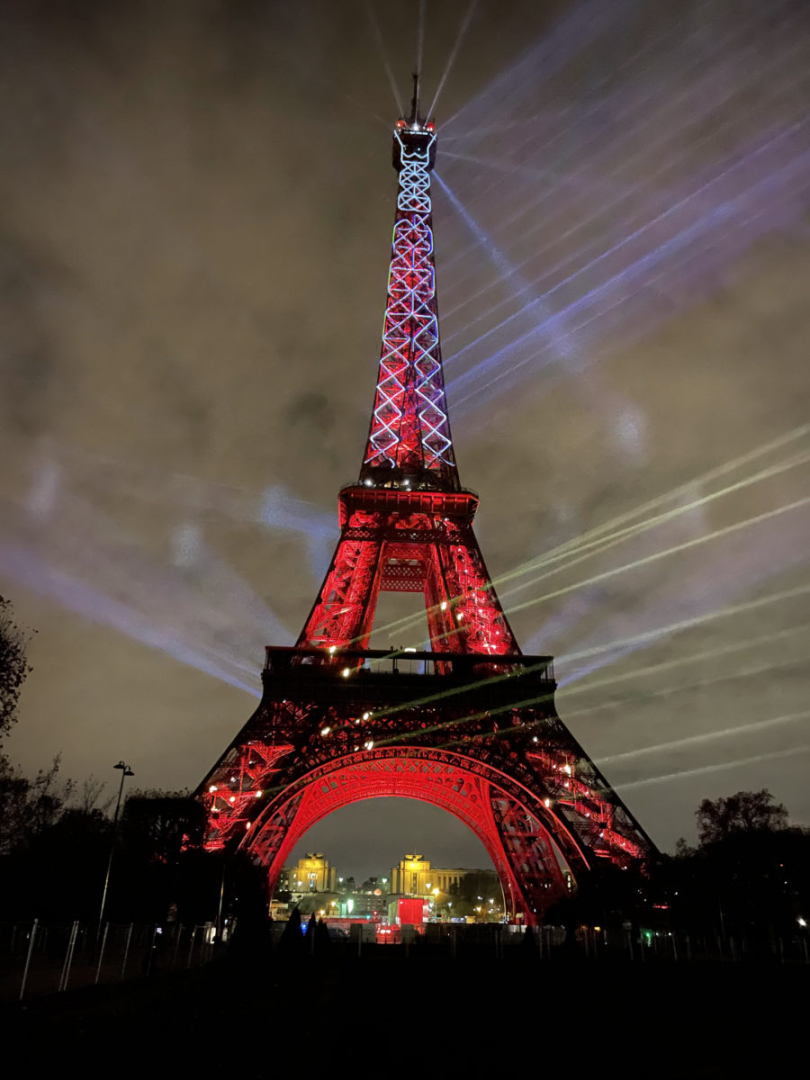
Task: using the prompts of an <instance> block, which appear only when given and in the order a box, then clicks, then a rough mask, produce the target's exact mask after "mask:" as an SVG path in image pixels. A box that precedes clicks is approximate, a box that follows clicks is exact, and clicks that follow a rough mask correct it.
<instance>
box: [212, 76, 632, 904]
mask: <svg viewBox="0 0 810 1080" xmlns="http://www.w3.org/2000/svg"><path fill="white" fill-rule="evenodd" d="M435 149H436V135H435V131H434V128H433V124H432V122H425V121H424V120H423V119H422V118H421V117H420V116H419V114H418V103H417V99H416V95H414V103H413V108H412V112H411V115H410V117H409V118H407V119H401V120H399V121H398V122H397V125H396V128H395V131H394V166H395V168H396V169H397V172H398V174H399V187H398V193H397V211H396V217H395V222H394V233H393V243H392V255H391V269H390V274H389V282H388V299H387V305H386V313H385V323H384V328H383V345H382V353H381V357H380V369H379V377H378V382H377V390H376V395H375V400H374V407H373V411H372V418H371V425H370V430H369V437H368V442H367V447H366V454H365V458H364V462H363V465H362V468H361V470H360V477H359V480H358V482H357V484H353V485H350V486H349V487H347V488H344V489H343V490H342V491H341V493H340V497H339V508H340V528H341V532H340V539H339V541H338V545H337V549H336V551H335V555H334V557H333V559H332V562H331V565H330V567H329V570H328V572H327V574H326V578H325V580H324V583H323V585H322V586H321V589H320V592H319V594H318V597H317V599H316V601H315V604H314V606H313V608H312V611H311V612H310V615H309V618H308V619H307V621H306V624H305V626H304V629H303V631H302V632H301V635H300V636H299V638H298V641H297V643H296V645H295V647H293V648H272V647H268V649H267V656H266V662H265V667H264V671H263V676H262V678H263V685H264V693H263V697H262V701H261V704H260V705H259V708H258V709H257V710H256V712H255V714H254V715H253V716H252V717H251V719H250V720H249V721H248V723H247V724H246V725H245V727H244V728H243V729H242V731H241V732H240V733H239V734H238V736H237V737H236V739H235V740H234V741H233V743H232V744H231V746H230V747H229V748H228V749H227V750H226V752H225V754H224V755H223V756H222V758H221V759H220V761H219V762H218V763H217V765H216V766H215V767H214V769H213V770H212V771H211V773H210V774H209V776H208V777H207V778H206V780H205V781H204V782H203V784H202V785H201V788H200V792H199V794H200V797H201V798H202V799H203V800H204V802H205V805H206V807H207V810H208V815H209V831H208V837H207V841H206V843H207V846H208V848H209V849H211V850H219V849H226V850H235V849H237V848H241V849H244V850H247V851H248V852H249V854H250V855H251V857H252V858H254V859H255V860H260V861H261V862H262V863H263V864H264V865H265V866H266V867H267V871H268V875H269V879H270V885H271V887H272V886H273V885H274V884H275V881H276V879H277V877H278V873H279V871H280V869H281V867H282V865H283V864H284V861H285V859H286V858H287V857H288V855H289V854H290V852H291V850H292V849H293V847H294V846H295V845H296V844H297V842H298V841H299V840H300V839H301V838H302V837H303V835H304V834H305V833H306V832H307V830H308V829H310V828H311V827H312V826H313V825H314V824H315V823H316V822H317V821H320V820H321V819H322V818H323V817H325V816H326V815H327V814H329V813H331V812H332V811H333V810H337V809H339V808H340V807H342V806H346V805H348V804H349V803H353V802H357V801H359V800H363V799H372V798H375V797H381V796H402V797H406V798H414V799H421V800H423V801H427V802H430V803H433V804H434V805H436V806H439V807H441V808H443V809H445V810H447V811H449V812H450V813H452V814H454V815H455V816H456V817H457V818H459V819H460V820H461V821H463V822H465V823H466V824H467V825H469V826H470V828H471V829H472V830H473V832H474V833H475V834H476V835H477V836H478V837H479V839H480V840H481V841H482V843H483V844H484V846H485V848H486V850H487V851H488V853H489V855H490V857H491V859H492V862H493V864H494V866H495V869H496V870H497V872H498V875H499V877H500V880H501V884H502V886H503V890H504V896H505V899H506V905H507V912H508V914H509V915H510V916H511V917H512V918H522V919H524V920H525V922H526V923H528V924H531V923H534V922H536V921H537V920H538V919H539V918H541V917H542V912H543V911H544V909H545V908H547V907H548V905H549V904H550V903H551V902H553V901H554V900H557V899H559V898H560V897H562V896H564V895H566V894H567V893H568V892H569V891H570V890H572V889H574V888H575V887H576V882H577V880H578V878H579V876H580V875H581V874H582V873H583V872H586V871H587V870H588V868H589V867H590V866H592V865H593V863H594V862H595V861H596V860H600V859H607V860H610V861H612V862H614V863H617V864H619V865H622V866H629V865H631V864H633V863H638V862H639V861H640V860H643V859H644V858H645V856H646V854H647V853H648V851H649V849H650V843H649V840H648V839H647V837H646V835H645V834H644V832H643V831H642V830H641V828H640V827H639V825H638V824H637V823H636V821H635V820H634V819H633V817H632V816H631V815H630V813H629V812H628V810H627V809H626V808H625V807H624V806H623V804H622V803H621V801H620V800H619V799H618V797H617V796H616V794H615V792H614V791H613V790H612V788H611V787H610V785H609V784H608V783H607V781H606V780H605V779H604V777H603V776H602V775H601V774H600V773H599V771H598V770H597V769H596V768H595V766H594V765H593V763H592V762H591V761H590V759H589V758H588V757H587V755H586V754H585V752H584V751H583V749H582V747H581V746H579V744H578V743H577V742H576V740H575V739H574V738H573V736H572V735H571V733H570V732H569V731H568V729H567V728H566V727H565V725H564V724H563V723H562V721H561V720H560V719H559V717H558V716H557V714H556V711H555V708H554V691H555V682H554V673H553V666H552V661H551V657H547V656H524V655H522V654H521V652H520V649H519V647H518V644H517V642H516V641H515V638H514V635H513V634H512V630H511V627H510V626H509V623H508V621H507V619H506V616H505V614H504V612H503V609H502V608H501V606H500V603H499V601H498V598H497V595H496V592H495V589H494V588H493V585H492V582H491V580H490V577H489V574H488V573H487V569H486V565H485V563H484V560H483V557H482V555H481V551H480V549H479V547H478V542H477V540H476V538H475V534H474V532H473V518H474V515H475V511H476V509H477V506H478V499H477V497H476V496H475V495H474V494H473V493H472V492H470V491H468V490H465V489H463V488H462V487H461V485H460V482H459V479H458V472H457V468H456V462H455V454H454V450H453V442H452V437H451V434H450V425H449V420H448V415H447V403H446V399H445V391H444V378H443V371H442V362H441V350H440V343H439V328H438V315H437V304H436V281H435V266H434V260H433V228H432V212H431V202H430V172H431V170H432V168H433V163H434V158H435ZM380 591H395V592H416V593H421V594H422V595H423V596H424V599H425V607H426V612H427V621H428V630H429V634H430V648H429V649H427V650H425V651H418V652H415V651H412V650H408V651H406V652H404V653H386V652H380V651H378V650H372V649H369V648H368V644H369V639H370V634H371V629H372V623H373V619H374V612H375V607H376V602H377V597H378V595H379V593H380Z"/></svg>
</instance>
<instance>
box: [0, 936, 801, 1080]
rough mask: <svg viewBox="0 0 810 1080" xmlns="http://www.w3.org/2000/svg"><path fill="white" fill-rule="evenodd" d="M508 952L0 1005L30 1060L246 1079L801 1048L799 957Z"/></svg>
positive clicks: (274, 971) (41, 1066)
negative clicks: (766, 959)
mask: <svg viewBox="0 0 810 1080" xmlns="http://www.w3.org/2000/svg"><path fill="white" fill-rule="evenodd" d="M507 952H508V953H510V955H506V956H505V957H503V958H499V957H496V956H494V955H489V956H487V955H483V953H479V954H470V955H468V956H459V957H457V958H455V959H453V958H451V957H449V956H447V955H444V954H442V953H440V952H435V951H433V952H424V951H420V950H414V949H412V950H411V951H410V955H409V956H407V957H406V956H405V955H404V950H402V949H393V948H385V947H380V948H377V949H370V950H366V953H365V955H364V956H363V957H362V958H359V959H358V958H357V957H356V956H355V955H354V954H353V952H352V951H349V950H347V952H346V954H342V953H339V951H338V950H332V951H331V953H330V955H329V956H328V957H325V958H318V957H309V956H303V957H301V958H299V959H297V960H295V961H281V960H279V959H278V957H277V956H275V955H271V956H269V957H268V958H267V959H266V960H264V961H263V962H262V963H261V964H259V963H255V962H253V963H252V962H250V961H248V962H247V963H241V964H234V963H233V962H232V961H229V960H223V961H218V962H215V963H212V964H210V965H208V966H207V967H205V968H201V969H198V970H196V971H183V972H175V973H171V974H164V975H155V976H152V977H150V978H148V979H140V980H137V981H133V982H131V983H125V984H122V985H119V986H115V987H93V988H88V989H84V990H76V991H73V992H68V993H66V994H62V995H51V996H49V997H44V998H39V999H35V1000H33V1001H32V1002H30V1003H29V1004H28V1005H27V1006H25V1007H21V1006H19V1005H16V1004H15V1005H6V1006H4V1007H3V1011H2V1014H0V1016H1V1017H2V1026H3V1029H4V1030H3V1038H4V1042H5V1045H6V1050H7V1053H8V1052H10V1050H11V1047H12V1046H16V1047H17V1048H18V1050H19V1052H20V1053H21V1055H22V1056H23V1059H24V1060H25V1061H26V1062H27V1069H26V1071H27V1072H29V1073H33V1074H34V1075H42V1074H44V1070H46V1069H47V1068H48V1066H49V1065H50V1064H53V1065H54V1066H55V1067H56V1066H58V1067H59V1068H60V1071H63V1070H64V1068H65V1067H66V1066H67V1067H69V1066H71V1065H73V1066H75V1067H76V1068H81V1069H82V1071H83V1073H84V1075H85V1076H91V1077H92V1076H96V1075H98V1076H102V1075H104V1076H107V1075H110V1076H116V1075H118V1076H128V1075H133V1076H135V1075H138V1076H140V1075H143V1074H144V1073H145V1072H148V1073H150V1074H151V1075H152V1076H158V1077H160V1076H163V1075H167V1076H168V1075H174V1074H175V1073H176V1072H178V1071H179V1070H180V1069H182V1070H183V1072H187V1071H190V1070H203V1071H204V1072H205V1073H206V1074H210V1072H211V1071H212V1070H216V1071H217V1072H218V1073H219V1072H222V1071H223V1070H226V1071H228V1072H234V1073H236V1074H239V1075H240V1076H249V1077H251V1078H254V1080H255V1078H262V1077H271V1076H273V1077H275V1076H277V1075H279V1073H282V1074H283V1073H285V1072H286V1073H289V1072H290V1070H293V1071H294V1072H295V1073H297V1072H298V1071H299V1070H303V1072H304V1073H306V1074H307V1075H309V1076H311V1075H312V1074H313V1073H316V1074H318V1075H321V1076H322V1075H323V1074H324V1073H329V1074H332V1075H337V1076H342V1075H344V1074H345V1073H346V1072H347V1071H351V1072H355V1071H357V1070H360V1071H361V1072H363V1071H365V1070H366V1068H372V1067H373V1068H374V1070H375V1072H378V1071H380V1070H382V1072H383V1073H384V1074H385V1075H386V1076H392V1075H393V1076H399V1075H403V1076H405V1075H407V1076H408V1077H412V1076H415V1075H417V1074H419V1075H420V1076H422V1077H425V1076H429V1077H432V1076H442V1077H446V1076H448V1075H451V1074H453V1073H467V1074H469V1075H470V1076H472V1077H477V1076H481V1075H484V1074H489V1073H491V1074H492V1075H496V1074H497V1075H501V1076H502V1075H504V1072H506V1073H508V1072H509V1071H511V1070H514V1069H520V1070H521V1071H523V1070H527V1069H531V1070H532V1073H540V1072H545V1071H547V1070H548V1069H552V1068H553V1069H554V1070H555V1071H556V1070H558V1069H565V1071H566V1074H570V1073H571V1072H572V1071H573V1070H576V1072H577V1073H579V1074H580V1075H582V1074H587V1073H593V1074H594V1075H597V1074H598V1075H599V1076H600V1077H603V1076H605V1074H607V1075H609V1076H614V1075H615V1076H621V1077H645V1078H647V1077H655V1078H664V1080H666V1078H669V1077H690V1078H694V1077H726V1076H729V1077H731V1076H734V1077H748V1076H755V1075H757V1076H758V1075H760V1073H762V1072H764V1071H765V1070H767V1074H769V1075H770V1074H775V1073H776V1072H777V1070H778V1071H780V1072H781V1071H782V1070H783V1069H786V1068H790V1069H793V1067H794V1063H798V1062H800V1061H802V1060H803V1059H804V1053H803V1050H802V1042H803V1040H804V1038H805V1031H804V1026H803V1025H804V1018H805V1015H806V1000H807V990H808V985H809V984H810V967H808V966H807V965H798V964H797V965H779V964H777V963H772V964H767V965H764V964H763V965H760V964H751V965H747V964H732V963H726V964H721V963H706V964H699V963H694V964H686V963H681V964H674V963H671V962H669V963H666V964H663V963H658V964H657V963H655V962H651V963H646V964H641V963H638V962H636V963H634V964H630V963H629V962H627V961H626V960H618V959H617V960H611V959H609V958H608V959H605V960H604V961H602V962H599V961H597V962H593V961H591V962H588V961H586V960H584V959H571V960H563V959H562V958H559V959H552V960H548V959H539V958H538V956H537V955H536V953H534V952H530V951H528V950H507Z"/></svg>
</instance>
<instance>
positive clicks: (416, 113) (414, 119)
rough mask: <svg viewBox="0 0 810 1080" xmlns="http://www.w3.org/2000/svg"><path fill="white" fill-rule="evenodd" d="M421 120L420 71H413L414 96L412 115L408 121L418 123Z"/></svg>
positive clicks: (412, 99)
mask: <svg viewBox="0 0 810 1080" xmlns="http://www.w3.org/2000/svg"><path fill="white" fill-rule="evenodd" d="M418 121H419V72H418V71H415V72H414V73H413V97H412V98H411V115H410V117H409V118H408V123H410V124H416V123H418Z"/></svg>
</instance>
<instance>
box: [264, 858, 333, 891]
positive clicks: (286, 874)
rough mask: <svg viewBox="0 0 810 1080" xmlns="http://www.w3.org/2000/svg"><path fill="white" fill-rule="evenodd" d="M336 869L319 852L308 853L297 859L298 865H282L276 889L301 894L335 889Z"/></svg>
mask: <svg viewBox="0 0 810 1080" xmlns="http://www.w3.org/2000/svg"><path fill="white" fill-rule="evenodd" d="M337 881H338V876H337V870H336V869H335V867H334V866H331V865H330V863H329V860H328V859H327V858H326V856H325V855H323V854H321V853H310V852H307V854H306V855H305V856H304V857H303V859H299V860H298V865H297V866H293V867H286V866H285V867H284V869H283V870H282V871H281V874H280V875H279V881H278V889H279V891H282V890H283V891H285V892H290V893H293V895H295V894H298V895H303V894H305V893H331V892H336V891H337Z"/></svg>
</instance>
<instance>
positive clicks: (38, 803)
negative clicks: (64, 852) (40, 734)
mask: <svg viewBox="0 0 810 1080" xmlns="http://www.w3.org/2000/svg"><path fill="white" fill-rule="evenodd" d="M59 764H60V759H59V756H58V755H57V757H55V758H54V759H53V763H52V764H51V766H50V768H48V769H40V770H39V772H38V773H37V775H36V777H35V778H34V779H33V780H29V779H28V777H27V776H23V774H22V773H21V772H20V770H19V769H18V768H17V767H16V765H12V763H11V762H10V761H9V759H8V758H7V757H5V756H4V755H2V754H0V855H5V854H8V853H9V852H12V851H18V850H21V849H22V848H25V847H28V846H29V845H30V843H31V841H32V840H33V838H34V837H36V836H38V835H39V834H40V833H42V832H43V831H45V830H46V829H48V828H50V827H51V826H53V825H54V824H55V823H56V822H57V821H58V820H59V818H60V817H61V815H62V814H63V813H64V810H65V807H66V806H67V804H68V802H69V801H70V798H71V795H72V794H73V788H74V784H73V781H72V780H61V781H60V779H59Z"/></svg>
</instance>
